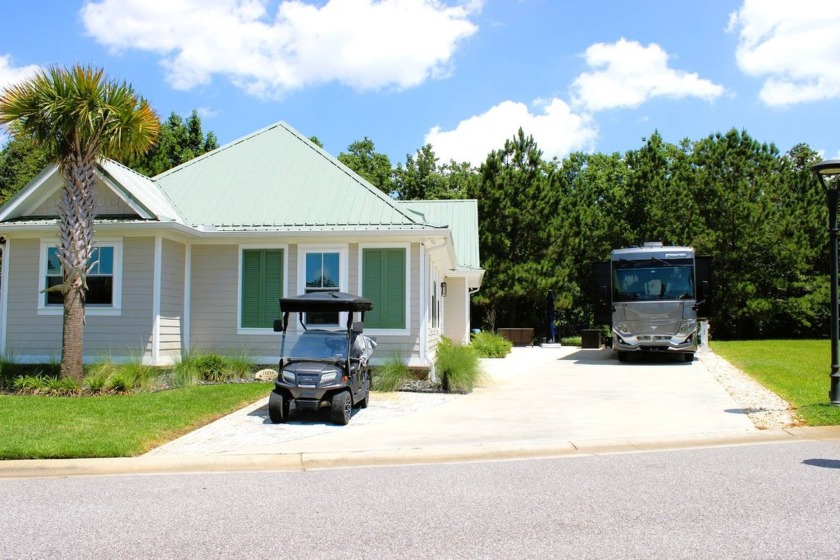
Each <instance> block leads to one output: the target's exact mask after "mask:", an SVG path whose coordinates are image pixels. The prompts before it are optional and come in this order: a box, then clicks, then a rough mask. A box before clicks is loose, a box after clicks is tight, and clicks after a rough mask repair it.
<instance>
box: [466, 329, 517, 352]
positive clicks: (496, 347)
mask: <svg viewBox="0 0 840 560" xmlns="http://www.w3.org/2000/svg"><path fill="white" fill-rule="evenodd" d="M470 338H471V341H470V346H472V348H473V350H475V352H476V354H477V355H478V357H479V358H504V357H505V356H507V355H508V354H509V353H510V350H511V348H513V343H512V342H511V341H509V340H508V339H506V338H505V337H503V336H499V335H497V334H496V333H491V332H480V333H477V334H474V335H472V336H471V337H470Z"/></svg>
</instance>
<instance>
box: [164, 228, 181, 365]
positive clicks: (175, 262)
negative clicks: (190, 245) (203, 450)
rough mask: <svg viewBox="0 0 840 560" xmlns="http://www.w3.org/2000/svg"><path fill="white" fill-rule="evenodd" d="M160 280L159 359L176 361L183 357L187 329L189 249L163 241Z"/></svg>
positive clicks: (179, 244) (172, 242)
mask: <svg viewBox="0 0 840 560" xmlns="http://www.w3.org/2000/svg"><path fill="white" fill-rule="evenodd" d="M162 250H163V255H162V259H161V264H162V269H161V278H160V291H161V299H160V360H161V361H163V362H173V361H177V360H178V359H179V358H180V357H181V333H182V331H183V328H184V317H183V315H184V263H185V259H186V247H185V246H184V245H183V244H182V243H177V242H175V241H170V240H168V239H164V240H163V244H162Z"/></svg>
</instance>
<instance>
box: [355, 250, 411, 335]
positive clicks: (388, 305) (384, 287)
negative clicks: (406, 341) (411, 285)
mask: <svg viewBox="0 0 840 560" xmlns="http://www.w3.org/2000/svg"><path fill="white" fill-rule="evenodd" d="M405 259H406V251H405V249H402V248H394V249H391V248H388V249H362V295H363V296H364V297H366V298H368V299H370V300H371V301H372V302H373V311H369V312H367V313H365V328H368V329H404V328H406V327H407V325H406V324H405V323H406V320H405V297H406V289H405V281H406V277H405V262H406V261H405Z"/></svg>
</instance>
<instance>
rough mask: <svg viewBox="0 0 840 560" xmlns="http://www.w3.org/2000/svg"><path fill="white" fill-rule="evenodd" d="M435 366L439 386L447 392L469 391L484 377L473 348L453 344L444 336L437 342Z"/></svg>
mask: <svg viewBox="0 0 840 560" xmlns="http://www.w3.org/2000/svg"><path fill="white" fill-rule="evenodd" d="M435 367H436V369H437V374H438V375H439V376H440V383H441V387H442V388H443V390H444V391H446V392H447V393H453V392H466V393H469V392H470V391H472V390H473V388H474V387H475V386H476V385H477V384H478V383H479V382H480V381H481V380H482V379H483V377H484V373H483V372H482V371H481V364H480V363H479V361H478V355H477V354H476V352H475V350H473V349H472V347H470V346H458V345H456V344H453V343H452V341H451V340H450V339H448V338H446V337H441V339H440V343H438V347H437V357H436V358H435Z"/></svg>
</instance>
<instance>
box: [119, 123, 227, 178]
mask: <svg viewBox="0 0 840 560" xmlns="http://www.w3.org/2000/svg"><path fill="white" fill-rule="evenodd" d="M216 148H218V141H217V140H216V135H215V134H213V133H212V132H208V133H207V135H205V134H204V132H203V131H202V127H201V117H199V116H198V111H195V110H194V111H193V112H192V114H190V116H189V117H188V118H187V120H186V121H184V119H183V118H182V117H181V116H180V115H178V114H177V113H175V112H174V111H173V112H172V114H170V115H169V118H168V119H167V120H166V122H164V123H162V124H161V127H160V136H159V137H158V142H157V144H155V146H154V147H153V148H152V149H151V150H149V151H148V152H147V153H146V154H145V155H143V156H142V157H139V158H135V159H133V160H129V161H126V162H124V163H125V164H126V165H128V166H129V167H131V168H132V169H134V170H135V171H138V172H140V173H143V174H144V175H146V176H148V177H154V176H155V175H159V174H160V173H163V172H164V171H167V170H169V169H172V168H173V167H176V166H178V165H181V164H182V163H184V162H187V161H190V160H191V159H194V158H196V157H198V156H200V155H201V154H204V153H206V152H209V151H211V150H215V149H216Z"/></svg>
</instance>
